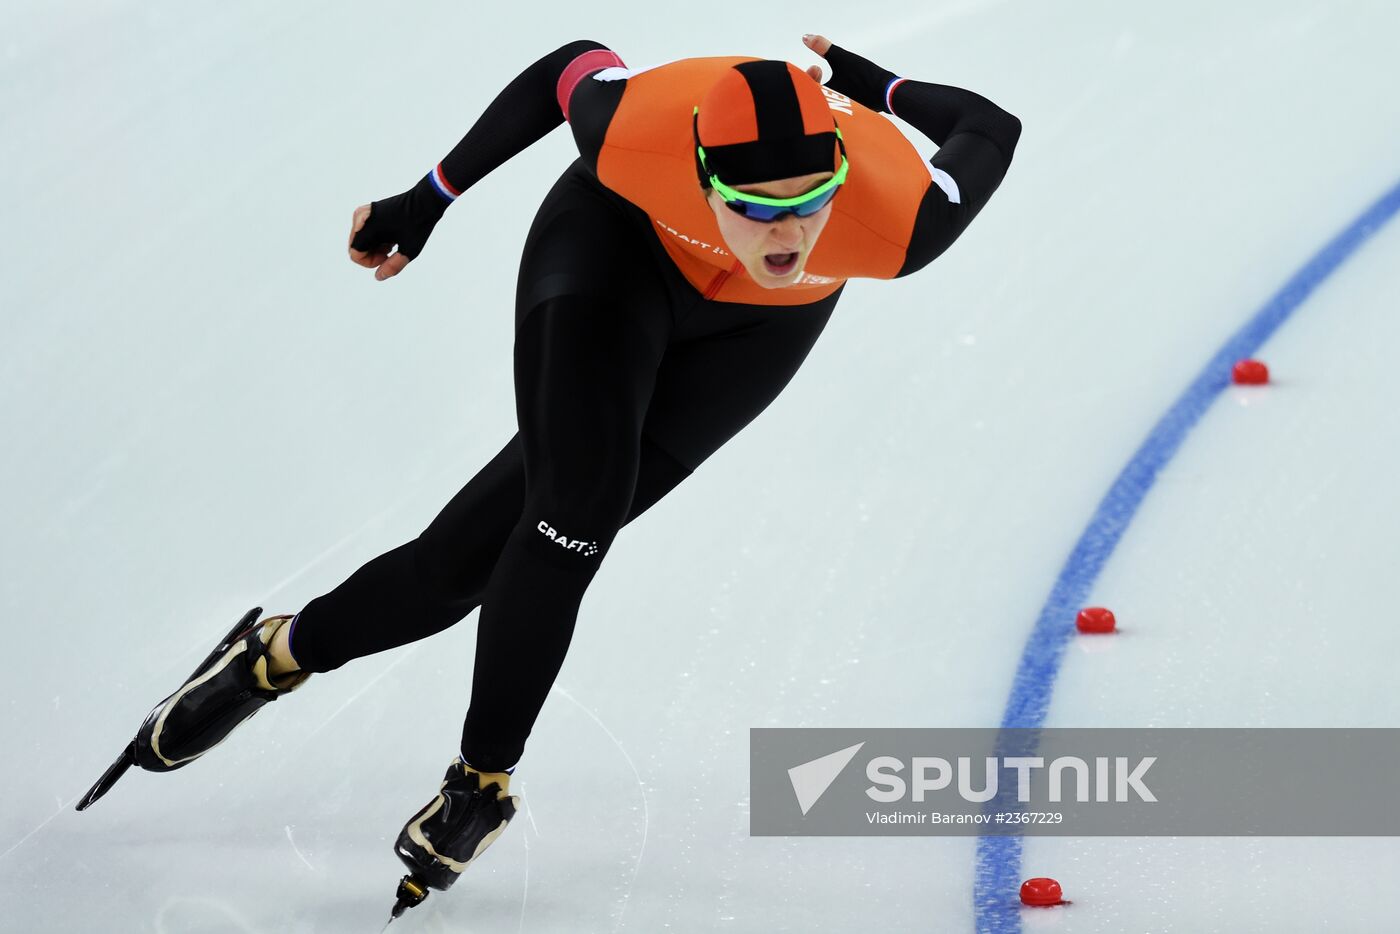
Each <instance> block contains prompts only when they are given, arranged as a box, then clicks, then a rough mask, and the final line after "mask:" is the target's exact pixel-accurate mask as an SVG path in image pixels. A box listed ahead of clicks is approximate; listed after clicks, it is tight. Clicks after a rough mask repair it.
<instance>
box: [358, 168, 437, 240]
mask: <svg viewBox="0 0 1400 934" xmlns="http://www.w3.org/2000/svg"><path fill="white" fill-rule="evenodd" d="M448 203H449V202H448V201H446V200H445V199H444V198H443V197H442V195H440V194H438V192H437V189H436V188H434V187H433V183H432V180H431V179H430V178H429V177H428V176H426V175H425V176H423V178H422V180H421V181H419V182H418V184H416V185H414V186H413V187H412V188H410V189H409V190H408V191H405V192H404V193H402V194H398V195H394V196H393V197H392V198H385V199H384V200H383V201H375V202H373V203H372V204H371V205H370V212H369V219H368V220H366V221H365V225H364V226H363V227H361V228H360V230H359V232H358V233H357V234H355V239H354V240H352V241H350V246H351V247H352V248H353V249H356V250H361V251H363V252H366V253H388V252H389V250H390V248H392V247H393V246H394V245H395V244H397V245H398V248H399V252H400V253H402V254H403V255H404V256H407V257H408V258H409V259H414V258H415V257H417V256H418V254H419V253H421V252H423V246H424V244H426V243H427V242H428V237H429V236H431V235H432V232H433V228H434V227H436V226H437V222H438V221H439V220H441V219H442V215H443V212H444V211H446V210H447V205H448Z"/></svg>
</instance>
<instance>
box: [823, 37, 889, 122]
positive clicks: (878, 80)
mask: <svg viewBox="0 0 1400 934" xmlns="http://www.w3.org/2000/svg"><path fill="white" fill-rule="evenodd" d="M802 44H803V45H805V46H807V48H809V49H811V50H812V51H813V52H816V53H817V54H818V55H820V56H821V57H822V58H824V59H826V63H827V64H828V65H830V66H831V78H830V79H829V80H828V81H827V82H826V86H827V87H829V88H831V89H832V90H833V91H839V92H840V93H842V94H844V95H846V96H847V97H849V98H850V99H851V100H853V101H855V102H856V103H858V104H863V105H865V106H866V107H869V108H870V109H871V110H873V111H875V112H876V113H884V112H885V87H886V86H887V85H888V84H889V81H890V79H891V78H894V77H895V74H894V72H891V71H886V70H885V69H883V68H881V67H880V66H879V65H876V64H875V63H874V62H872V61H870V60H869V59H865V58H862V57H861V56H859V55H857V54H856V53H854V52H852V51H850V50H848V49H843V48H841V46H839V45H833V44H832V42H831V40H830V39H828V38H827V37H826V36H818V35H812V34H809V35H805V36H803V37H802ZM807 74H809V75H811V76H812V77H813V78H815V79H816V80H817V82H818V83H820V82H821V67H820V66H818V65H813V66H812V67H811V68H808V69H807Z"/></svg>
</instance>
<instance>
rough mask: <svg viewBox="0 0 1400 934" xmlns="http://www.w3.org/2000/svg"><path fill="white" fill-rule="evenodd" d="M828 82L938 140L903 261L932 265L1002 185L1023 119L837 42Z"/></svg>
mask: <svg viewBox="0 0 1400 934" xmlns="http://www.w3.org/2000/svg"><path fill="white" fill-rule="evenodd" d="M825 58H826V60H827V62H828V63H830V65H831V70H832V72H831V80H830V81H829V82H828V84H829V85H830V87H831V88H832V89H834V90H836V91H840V92H841V93H842V94H845V95H846V96H848V97H850V98H851V99H852V100H854V101H856V102H857V103H860V104H863V105H865V106H866V107H869V108H870V109H871V110H878V111H880V112H881V113H893V114H894V115H895V116H897V117H899V118H900V119H902V120H904V121H906V122H907V123H909V124H910V125H911V126H913V127H914V128H915V129H917V130H918V131H919V132H920V133H922V134H924V135H925V136H927V137H928V138H929V139H930V140H932V141H933V142H934V143H936V144H937V145H938V147H939V149H938V152H937V153H936V154H935V155H934V157H933V158H932V159H930V160H929V163H930V164H931V165H932V166H933V168H934V170H935V171H934V173H933V175H934V184H932V185H930V186H929V189H928V191H927V192H926V193H925V194H924V200H923V201H922V202H921V203H920V204H919V213H918V216H917V219H916V220H915V222H914V232H913V234H912V235H911V237H910V241H909V249H908V251H907V254H906V256H905V260H904V265H903V266H902V267H901V268H900V270H899V272H898V274H897V275H899V276H907V275H909V273H911V272H915V271H917V270H919V269H922V268H923V267H925V266H927V265H928V264H929V263H930V262H932V261H933V259H934V258H935V257H937V256H938V255H939V254H940V253H942V252H943V251H944V250H946V249H948V247H949V246H950V245H951V244H952V243H953V241H954V240H956V239H957V238H958V235H959V234H961V233H962V232H963V231H964V230H966V229H967V225H968V224H971V223H972V219H973V218H974V217H976V216H977V213H978V212H979V211H981V210H982V207H983V205H985V204H986V203H987V201H988V200H989V199H990V198H991V197H992V193H993V192H994V191H996V190H997V186H998V185H1000V184H1001V180H1002V178H1003V177H1004V176H1005V175H1006V170H1007V169H1008V168H1010V166H1011V156H1012V154H1013V153H1014V152H1015V151H1016V143H1017V141H1018V140H1019V139H1020V138H1021V121H1020V120H1018V119H1016V117H1014V116H1012V115H1011V114H1009V113H1007V112H1006V111H1005V110H1002V109H1001V108H1000V107H998V106H997V105H996V104H993V103H992V102H991V101H989V100H987V99H986V98H985V97H983V96H981V95H980V94H975V93H973V92H972V91H965V90H963V89H962V88H955V87H950V86H948V85H943V84H931V83H928V82H925V81H911V80H908V79H905V78H900V77H899V76H898V75H896V74H895V73H894V72H892V71H887V70H885V69H884V68H881V67H880V66H879V65H876V64H875V63H873V62H871V61H869V60H868V59H865V58H862V57H861V56H859V55H856V54H855V53H854V52H851V51H849V50H847V49H843V48H841V47H840V46H835V45H833V46H832V47H831V48H830V49H828V50H827V54H826V56H825Z"/></svg>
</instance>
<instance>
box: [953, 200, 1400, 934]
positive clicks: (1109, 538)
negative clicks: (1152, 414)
mask: <svg viewBox="0 0 1400 934" xmlns="http://www.w3.org/2000/svg"><path fill="white" fill-rule="evenodd" d="M1397 210H1400V183H1397V184H1396V185H1395V187H1393V188H1391V189H1390V190H1389V191H1387V192H1386V193H1385V194H1384V195H1382V196H1381V197H1380V198H1379V199H1377V200H1376V202H1375V203H1374V204H1372V205H1371V206H1370V207H1369V208H1367V209H1366V211H1365V212H1364V213H1363V214H1362V215H1361V216H1360V217H1358V218H1356V220H1354V221H1352V222H1351V224H1350V225H1349V226H1348V227H1347V228H1346V229H1345V230H1343V231H1342V232H1341V233H1339V234H1338V235H1337V236H1336V237H1334V238H1333V239H1332V241H1331V242H1330V243H1328V244H1327V245H1326V246H1324V247H1323V248H1322V249H1321V250H1319V251H1318V252H1317V253H1316V254H1315V255H1314V256H1313V257H1312V259H1310V260H1308V262H1307V263H1306V264H1305V265H1304V266H1303V268H1302V269H1300V270H1298V271H1297V272H1296V273H1294V274H1293V277H1292V278H1290V279H1289V280H1288V281H1287V282H1285V283H1284V284H1283V287H1282V288H1281V289H1279V290H1278V292H1276V293H1275V294H1274V295H1273V297H1272V298H1270V299H1269V300H1268V301H1267V302H1265V303H1264V306H1263V307H1262V308H1260V309H1259V310H1258V311H1257V312H1255V314H1254V316H1253V317H1252V318H1250V319H1249V321H1248V322H1247V323H1246V324H1245V325H1244V327H1242V328H1240V329H1239V330H1238V331H1236V332H1235V334H1234V335H1233V336H1231V338H1230V339H1229V340H1228V341H1226V342H1225V344H1224V346H1223V347H1221V348H1220V349H1219V350H1218V351H1216V354H1215V356H1213V357H1211V359H1210V361H1209V362H1207V363H1206V365H1205V366H1204V367H1203V368H1202V369H1201V372H1200V373H1199V374H1198V375H1197V376H1196V379H1195V380H1194V381H1193V382H1192V383H1191V385H1190V386H1188V387H1187V388H1186V391H1185V392H1183V393H1182V394H1181V396H1180V397H1179V398H1178V399H1177V400H1176V402H1175V403H1173V405H1172V407H1171V408H1170V409H1168V410H1167V413H1166V414H1165V415H1163V416H1162V418H1161V420H1159V421H1158V422H1157V424H1156V425H1155V426H1154V427H1153V429H1152V432H1151V434H1149V435H1148V436H1147V440H1145V441H1144V442H1143V443H1142V446H1141V447H1139V448H1138V449H1137V452H1136V453H1134V454H1133V456H1132V459H1131V460H1129V461H1128V464H1127V466H1125V467H1124V468H1123V471H1122V473H1120V474H1119V475H1118V478H1117V479H1116V480H1114V481H1113V486H1111V487H1110V488H1109V490H1108V493H1107V494H1106V495H1105V496H1104V498H1103V500H1102V501H1100V503H1099V506H1098V509H1097V510H1095V512H1094V516H1093V518H1092V519H1090V520H1089V525H1088V526H1087V527H1086V528H1085V529H1084V532H1083V534H1081V535H1080V536H1079V541H1078V542H1076V543H1075V545H1074V550H1073V551H1071V552H1070V555H1069V559H1068V560H1067V561H1066V562H1065V565H1064V567H1063V568H1062V569H1061V570H1060V576H1059V577H1058V578H1057V579H1056V580H1055V584H1054V586H1053V587H1052V588H1051V589H1050V595H1049V597H1047V598H1046V600H1045V604H1044V606H1042V607H1041V609H1040V616H1039V617H1038V618H1037V619H1036V621H1035V627H1034V628H1033V629H1032V630H1031V634H1030V636H1029V637H1028V638H1027V639H1026V645H1025V648H1023V649H1022V650H1021V661H1020V664H1019V665H1018V666H1017V669H1016V678H1015V681H1014V682H1013V683H1012V686H1011V696H1010V697H1009V698H1007V701H1006V710H1005V712H1004V713H1003V714H1002V718H1001V727H1002V729H1012V728H1017V727H1024V728H1036V727H1040V726H1042V725H1043V724H1044V722H1045V714H1046V710H1047V708H1048V707H1049V706H1050V693H1051V690H1052V689H1053V688H1054V685H1055V676H1056V674H1058V673H1059V670H1060V661H1061V659H1062V658H1063V656H1064V651H1065V646H1066V645H1067V643H1068V642H1069V637H1070V635H1071V634H1072V633H1073V632H1074V617H1075V614H1076V613H1077V612H1078V610H1079V608H1080V607H1081V606H1083V605H1084V604H1085V602H1086V600H1087V599H1088V597H1089V592H1090V590H1091V589H1092V588H1093V585H1094V582H1095V581H1096V580H1097V579H1098V576H1099V572H1100V571H1102V570H1103V567H1104V565H1105V564H1106V563H1107V562H1108V558H1109V556H1110V555H1112V554H1113V549H1114V548H1116V547H1117V546H1118V540H1119V539H1120V538H1122V536H1123V531H1124V530H1125V529H1126V528H1127V527H1128V523H1129V522H1131V521H1132V518H1133V515H1134V514H1135V513H1136V512H1137V509H1138V506H1139V505H1140V504H1141V503H1142V501H1143V498H1144V497H1145V496H1146V495H1147V491H1148V490H1150V489H1151V488H1152V484H1153V482H1154V481H1155V480H1156V479H1157V474H1158V473H1160V472H1161V470H1162V468H1163V467H1164V466H1166V464H1167V462H1168V461H1170V460H1171V459H1172V456H1173V455H1175V454H1176V452H1177V449H1178V448H1180V447H1181V443H1182V441H1184V440H1185V438H1186V435H1187V433H1188V432H1189V431H1190V430H1191V429H1192V428H1193V427H1194V426H1195V425H1196V423H1197V422H1198V421H1200V419H1201V416H1202V415H1204V414H1205V412H1206V409H1208V408H1209V407H1210V404H1211V403H1212V402H1214V401H1215V398H1216V396H1218V395H1220V393H1221V391H1222V390H1224V389H1225V387H1226V386H1228V385H1229V384H1230V370H1231V368H1232V367H1233V365H1234V363H1235V361H1236V360H1241V359H1244V358H1245V357H1251V356H1253V355H1254V353H1255V351H1257V350H1258V349H1259V347H1260V346H1261V345H1262V344H1263V343H1264V342H1265V341H1266V340H1268V339H1269V337H1270V336H1271V335H1272V334H1273V333H1274V331H1276V330H1278V328H1279V327H1280V326H1281V325H1282V324H1283V323H1284V322H1285V321H1287V320H1288V318H1289V317H1290V316H1291V315H1292V314H1293V312H1294V311H1295V310H1296V309H1297V308H1298V306H1299V305H1301V304H1302V303H1303V301H1304V300H1305V299H1306V298H1307V297H1308V296H1309V295H1311V294H1312V292H1313V290H1314V289H1316V288H1317V287H1318V285H1319V284H1321V283H1322V281H1323V280H1324V279H1326V278H1327V277H1328V276H1329V275H1331V274H1332V272H1333V271H1334V270H1335V269H1336V268H1337V267H1338V266H1340V265H1341V264H1342V262H1343V261H1344V260H1345V259H1346V258H1347V257H1348V256H1350V255H1351V254H1352V253H1353V252H1354V251H1355V250H1356V248H1357V247H1359V246H1360V245H1361V244H1363V243H1365V242H1366V240H1367V239H1368V238H1369V237H1370V236H1371V235H1372V234H1373V233H1375V232H1376V231H1377V230H1379V229H1380V228H1381V227H1382V226H1384V225H1385V223H1386V222H1387V221H1388V220H1390V219H1391V217H1393V216H1394V215H1395V213H1396V211H1397ZM1020 754H1022V755H1026V754H1029V752H1021V753H1020ZM1020 876H1021V838H1020V837H1001V836H995V837H994V836H988V837H979V838H978V840H977V864H976V870H975V873H974V879H973V896H972V898H973V918H974V922H975V924H976V930H977V931H978V934H1019V932H1020V930H1021V910H1022V909H1021V905H1020V900H1019V897H1018V889H1019V887H1020V883H1021V879H1020Z"/></svg>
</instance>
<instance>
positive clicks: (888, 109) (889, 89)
mask: <svg viewBox="0 0 1400 934" xmlns="http://www.w3.org/2000/svg"><path fill="white" fill-rule="evenodd" d="M908 80H909V79H908V78H901V77H899V76H898V75H896V76H895V77H893V78H891V79H890V83H889V84H887V85H885V113H894V89H895V88H897V87H899V86H900V85H901V84H903V83H904V82H906V81H908Z"/></svg>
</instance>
